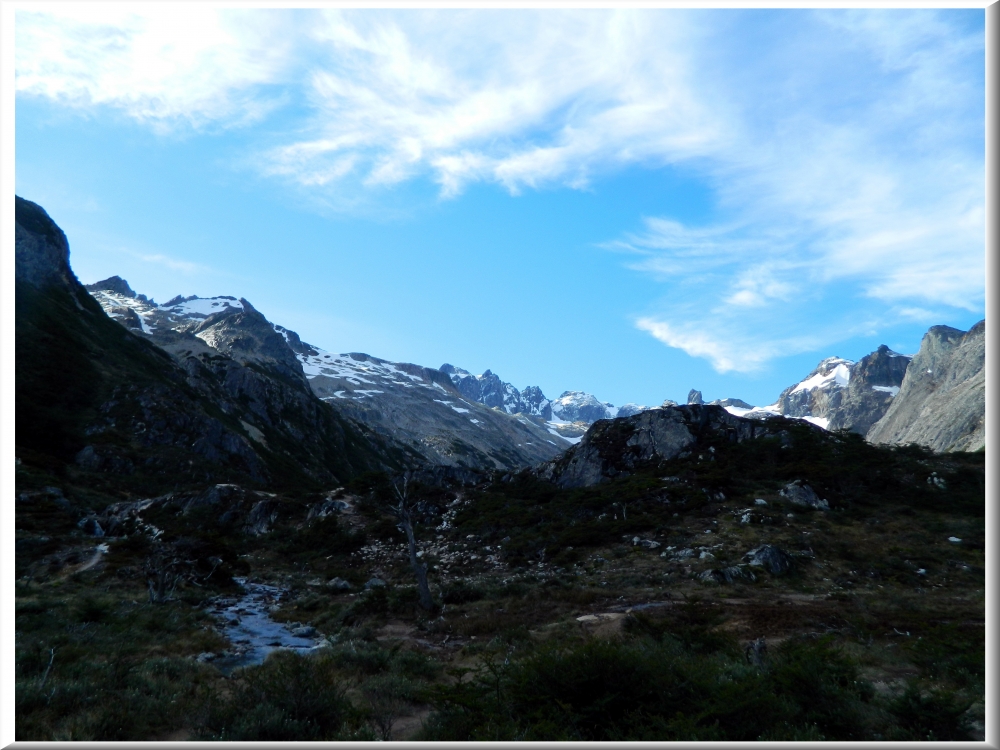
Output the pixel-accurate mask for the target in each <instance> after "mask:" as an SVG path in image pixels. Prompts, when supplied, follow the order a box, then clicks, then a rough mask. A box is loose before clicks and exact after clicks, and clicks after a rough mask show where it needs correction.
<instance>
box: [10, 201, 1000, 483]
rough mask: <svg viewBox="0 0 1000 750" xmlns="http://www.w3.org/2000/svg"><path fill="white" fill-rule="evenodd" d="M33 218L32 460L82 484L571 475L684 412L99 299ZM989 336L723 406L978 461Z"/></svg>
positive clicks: (28, 363)
mask: <svg viewBox="0 0 1000 750" xmlns="http://www.w3.org/2000/svg"><path fill="white" fill-rule="evenodd" d="M16 218H17V227H16V279H17V357H18V363H19V367H18V378H17V391H18V398H19V406H20V405H21V404H23V405H24V408H23V409H21V408H19V410H18V445H19V446H21V447H24V448H25V449H26V450H28V451H29V452H30V451H36V452H38V453H39V454H46V455H49V456H50V457H52V456H56V455H58V456H60V457H62V458H65V457H67V456H69V457H70V458H71V459H72V461H73V462H74V464H75V465H76V466H77V467H78V469H79V470H82V471H95V472H112V473H117V474H143V473H148V472H156V471H159V472H166V471H168V470H169V471H170V472H175V477H176V479H177V480H178V481H180V479H181V478H182V477H184V476H186V475H190V476H191V477H192V478H193V477H195V476H197V477H198V478H200V479H203V480H212V479H217V480H220V481H221V480H223V479H224V478H225V477H232V476H249V477H251V478H253V479H254V480H256V481H259V482H261V483H267V482H273V481H274V480H276V479H277V478H278V477H285V478H286V479H288V480H289V481H291V480H292V478H293V477H294V478H296V480H301V479H303V478H308V479H309V480H310V481H311V482H318V483H320V484H330V483H336V482H338V481H343V480H344V479H345V478H347V477H349V476H353V475H356V474H358V473H359V472H363V471H366V470H373V469H375V470H377V469H389V470H395V469H398V468H401V467H405V466H414V465H417V464H436V465H443V466H452V467H468V468H476V469H499V470H513V469H520V468H524V467H528V466H534V465H538V464H541V463H543V462H548V461H552V460H553V459H555V458H556V457H558V456H559V455H560V454H562V453H563V451H564V450H565V449H566V448H568V447H569V446H571V445H574V444H576V443H578V442H579V441H580V440H581V438H582V436H583V435H584V434H585V433H586V432H587V430H588V429H590V428H591V426H592V425H594V423H596V422H599V421H601V420H614V419H620V418H624V417H630V416H633V415H636V414H639V413H641V412H644V411H648V410H649V409H651V408H652V409H661V408H669V407H672V406H676V404H675V402H673V401H670V400H666V401H664V403H663V404H662V405H661V406H656V407H647V406H644V405H638V404H626V405H624V406H621V407H615V406H613V405H612V404H610V403H608V402H604V401H600V400H599V399H598V398H597V397H595V396H594V395H592V394H589V393H585V392H582V391H564V392H563V393H562V394H561V395H560V396H559V397H557V398H552V399H550V398H548V397H547V396H545V394H544V393H543V392H542V390H541V389H540V388H539V387H538V386H529V387H527V388H525V389H524V390H523V391H522V390H519V389H517V388H516V387H514V386H513V385H512V384H510V383H508V382H505V381H503V380H502V379H501V378H500V377H499V376H498V375H496V374H495V373H493V372H492V371H490V370H487V371H486V372H484V373H483V374H482V375H473V374H472V373H470V372H468V371H467V370H464V369H462V368H460V367H457V366H454V365H450V364H444V365H442V366H441V367H440V368H437V369H434V368H429V367H424V366H421V365H416V364H409V363H399V362H390V361H387V360H384V359H379V358H377V357H373V356H371V355H369V354H364V353H358V352H352V353H346V354H343V353H341V354H337V353H333V352H328V351H325V350H323V349H320V348H319V347H317V346H314V345H311V344H308V343H306V342H303V341H302V340H301V338H300V337H299V336H298V335H297V334H296V333H295V332H294V331H291V330H289V329H287V328H285V327H283V326H281V325H279V324H276V323H273V322H271V321H269V320H268V319H267V318H266V317H265V316H264V315H263V314H262V313H260V312H259V311H258V310H256V309H255V308H254V307H253V305H252V304H251V303H250V302H249V301H248V300H246V299H243V298H236V297H231V296H218V297H211V298H200V297H197V296H188V297H183V296H177V297H174V298H173V299H171V300H169V301H167V302H166V303H164V304H157V303H156V302H154V301H153V300H151V299H149V298H148V297H146V296H145V295H143V294H139V293H136V292H135V291H134V290H133V289H132V288H131V287H130V286H129V284H128V283H127V282H126V281H125V280H124V279H121V278H120V277H117V276H113V277H111V278H109V279H105V280H103V281H100V282H97V283H95V284H90V285H88V286H87V287H83V286H82V285H81V284H80V283H79V281H78V280H77V279H76V277H75V275H74V274H73V272H72V270H71V268H70V265H69V246H68V242H67V240H66V238H65V235H64V234H63V233H62V231H61V230H60V229H59V227H58V226H56V225H55V223H54V222H52V220H51V219H50V218H49V217H48V215H47V214H46V213H45V211H44V210H43V209H42V208H41V207H40V206H38V205H36V204H34V203H31V202H30V201H26V200H23V199H21V198H17V211H16ZM984 341H985V322H983V323H980V324H978V325H977V326H975V327H973V329H972V330H970V331H969V332H968V333H963V332H961V331H957V330H956V329H951V328H947V327H944V326H936V327H934V328H932V329H931V330H930V331H929V332H928V334H927V336H925V338H924V341H923V343H922V345H921V350H920V352H919V353H918V354H917V355H916V356H915V357H912V358H911V357H908V356H906V355H901V354H898V353H896V352H893V351H891V350H890V349H888V348H887V347H885V346H881V347H879V348H878V349H877V350H876V351H875V352H872V353H871V354H869V355H867V356H865V357H863V358H862V359H861V360H859V361H857V362H853V361H850V360H846V359H842V358H838V357H830V358H827V359H824V360H823V361H821V362H820V363H819V365H818V366H817V367H816V368H815V369H814V370H813V371H812V372H811V373H809V375H808V376H807V377H805V378H804V379H803V380H802V381H800V382H799V383H796V384H794V385H791V386H789V387H788V388H786V389H785V390H784V391H782V393H781V394H780V395H779V396H778V398H777V400H776V401H775V402H774V403H773V404H770V405H767V406H752V405H751V404H748V403H747V402H745V401H741V400H740V399H735V398H729V399H723V400H716V401H713V402H710V403H711V404H714V405H718V406H721V407H723V408H724V409H725V410H726V411H728V412H729V413H730V414H732V415H734V416H738V417H751V418H758V419H767V418H769V416H772V415H781V416H785V417H792V418H797V419H802V420H806V421H809V422H812V423H813V424H815V425H817V426H819V427H822V428H824V429H830V430H837V429H849V430H852V431H854V432H858V433H861V434H865V435H869V437H870V439H871V440H873V441H877V442H883V443H893V444H895V443H901V442H917V443H920V444H923V445H927V446H929V447H933V448H934V449H935V450H939V451H946V450H976V449H978V448H981V447H982V446H983V444H984V441H985V433H984V414H985V385H984V383H985V376H984V364H985V344H984ZM911 362H914V363H916V364H915V365H914V366H913V367H910V364H911ZM688 401H689V403H692V404H698V403H701V402H702V398H701V394H700V393H699V392H697V391H694V390H693V391H692V392H691V394H689V398H688ZM189 453H190V454H191V455H188V454H189Z"/></svg>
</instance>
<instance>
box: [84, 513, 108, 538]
mask: <svg viewBox="0 0 1000 750" xmlns="http://www.w3.org/2000/svg"><path fill="white" fill-rule="evenodd" d="M77 526H78V527H80V528H81V529H83V530H84V531H85V532H86V533H88V534H90V535H91V536H96V537H102V536H104V529H102V528H101V524H99V523H98V522H97V517H96V516H87V517H85V518H81V519H80V522H79V523H77Z"/></svg>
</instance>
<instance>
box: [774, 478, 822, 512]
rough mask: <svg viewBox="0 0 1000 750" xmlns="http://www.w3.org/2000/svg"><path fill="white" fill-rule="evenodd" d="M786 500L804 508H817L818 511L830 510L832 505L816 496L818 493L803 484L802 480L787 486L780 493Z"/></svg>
mask: <svg viewBox="0 0 1000 750" xmlns="http://www.w3.org/2000/svg"><path fill="white" fill-rule="evenodd" d="M778 494H779V495H781V496H782V497H783V498H785V500H787V501H788V502H790V503H791V504H792V505H801V506H802V507H804V508H816V509H818V510H829V509H830V503H828V502H827V501H826V500H825V499H823V498H821V497H820V496H819V495H817V494H816V491H815V490H814V489H813V488H812V487H810V486H809V485H808V484H803V483H802V480H801V479H796V480H795V481H794V482H792V483H790V484H787V485H785V487H784V488H782V489H781V490H780V491H779V492H778Z"/></svg>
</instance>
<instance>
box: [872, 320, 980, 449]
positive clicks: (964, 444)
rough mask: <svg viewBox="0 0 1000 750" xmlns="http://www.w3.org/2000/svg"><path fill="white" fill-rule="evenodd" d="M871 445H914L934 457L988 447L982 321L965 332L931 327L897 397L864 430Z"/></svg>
mask: <svg viewBox="0 0 1000 750" xmlns="http://www.w3.org/2000/svg"><path fill="white" fill-rule="evenodd" d="M866 438H867V439H868V441H869V442H871V443H876V444H888V445H903V444H906V443H917V444H918V445H923V446H925V447H927V448H930V449H931V450H933V451H937V452H947V451H976V450H980V449H982V448H983V447H984V446H985V444H986V321H985V320H982V321H980V322H979V323H976V325H974V326H972V328H970V329H969V330H968V331H967V332H963V331H960V330H958V329H956V328H950V327H949V326H934V327H932V328H931V329H930V330H928V331H927V333H926V334H925V335H924V338H923V340H922V341H921V342H920V351H919V352H918V353H917V354H916V355H915V356H914V357H913V359H912V360H911V361H910V366H909V367H908V368H907V369H906V375H905V376H904V377H903V380H902V383H901V385H900V387H899V393H897V394H896V395H895V397H894V398H893V399H892V403H891V404H890V405H889V408H888V409H887V410H886V412H885V415H884V416H883V417H882V418H881V419H880V420H879V421H878V422H876V423H875V424H874V425H872V427H871V429H870V430H869V431H868V434H867V435H866Z"/></svg>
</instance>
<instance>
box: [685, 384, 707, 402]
mask: <svg viewBox="0 0 1000 750" xmlns="http://www.w3.org/2000/svg"><path fill="white" fill-rule="evenodd" d="M687 402H688V403H689V404H703V403H705V399H704V398H702V396H701V391H696V390H695V389H694V388H692V389H691V390H690V391H688V401H687Z"/></svg>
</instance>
